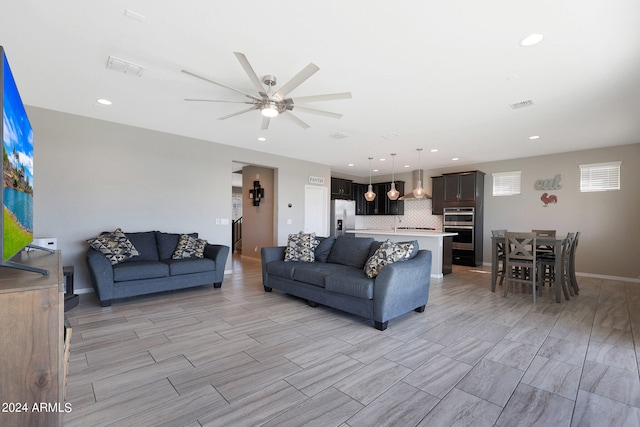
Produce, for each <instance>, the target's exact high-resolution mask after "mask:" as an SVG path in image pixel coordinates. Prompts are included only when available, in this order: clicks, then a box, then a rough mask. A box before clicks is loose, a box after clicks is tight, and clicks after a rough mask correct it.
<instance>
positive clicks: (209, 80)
mask: <svg viewBox="0 0 640 427" xmlns="http://www.w3.org/2000/svg"><path fill="white" fill-rule="evenodd" d="M182 72H183V73H184V74H188V75H190V76H193V77H195V78H198V79H200V80H204V81H205V82H209V83H213V84H214V85H217V86H220V87H223V88H226V89H229V90H232V91H234V92H238V93H241V94H243V95H244V96H248V97H249V98H251V99H255V100H256V101H261V100H262V99H261V98H259V97H257V96H255V95H252V94H250V93H247V92H244V91H241V90H240V89H236V88H234V87H231V86H227V85H226V84H224V83H219V82H216V81H213V80H211V79H208V78H206V77H203V76H200V75H198V74H195V73H192V72H191V71H187V70H182Z"/></svg>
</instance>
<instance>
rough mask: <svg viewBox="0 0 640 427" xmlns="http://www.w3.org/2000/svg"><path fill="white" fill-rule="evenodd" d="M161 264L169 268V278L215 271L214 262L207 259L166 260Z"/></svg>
mask: <svg viewBox="0 0 640 427" xmlns="http://www.w3.org/2000/svg"><path fill="white" fill-rule="evenodd" d="M163 262H164V263H165V264H167V265H168V266H169V275H171V276H178V275H180V274H191V273H203V272H205V271H214V270H215V269H216V263H215V261H213V260H212V259H209V258H183V259H168V260H165V261H163Z"/></svg>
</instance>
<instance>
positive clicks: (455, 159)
mask: <svg viewBox="0 0 640 427" xmlns="http://www.w3.org/2000/svg"><path fill="white" fill-rule="evenodd" d="M451 160H453V161H454V162H456V161H458V160H460V159H459V158H458V157H453V158H452V159H451Z"/></svg>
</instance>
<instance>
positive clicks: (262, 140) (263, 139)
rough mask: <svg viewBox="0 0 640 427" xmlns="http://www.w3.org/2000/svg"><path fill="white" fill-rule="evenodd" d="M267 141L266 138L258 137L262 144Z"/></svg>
mask: <svg viewBox="0 0 640 427" xmlns="http://www.w3.org/2000/svg"><path fill="white" fill-rule="evenodd" d="M266 140H267V138H265V137H264V136H260V137H258V141H260V142H264V141H266Z"/></svg>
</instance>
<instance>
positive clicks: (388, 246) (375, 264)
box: [364, 240, 413, 279]
mask: <svg viewBox="0 0 640 427" xmlns="http://www.w3.org/2000/svg"><path fill="white" fill-rule="evenodd" d="M412 250H413V244H412V243H410V244H399V243H394V242H391V241H389V240H387V241H385V242H383V243H382V245H380V247H379V248H378V250H377V251H375V253H374V254H373V255H372V256H371V257H370V258H369V259H368V260H367V263H366V264H365V266H364V272H365V274H366V275H367V277H368V278H369V279H373V278H374V277H376V276H377V275H378V273H380V270H382V267H384V266H385V265H389V264H392V263H394V262H396V261H404V260H406V259H408V257H409V256H410V254H411V251H412Z"/></svg>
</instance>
